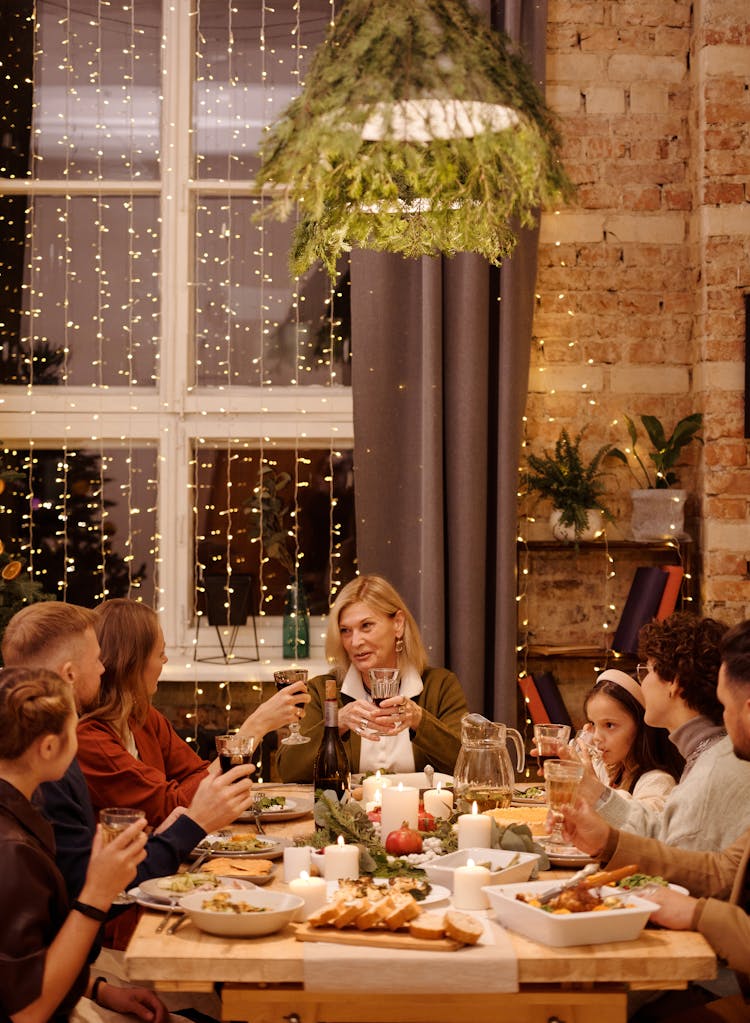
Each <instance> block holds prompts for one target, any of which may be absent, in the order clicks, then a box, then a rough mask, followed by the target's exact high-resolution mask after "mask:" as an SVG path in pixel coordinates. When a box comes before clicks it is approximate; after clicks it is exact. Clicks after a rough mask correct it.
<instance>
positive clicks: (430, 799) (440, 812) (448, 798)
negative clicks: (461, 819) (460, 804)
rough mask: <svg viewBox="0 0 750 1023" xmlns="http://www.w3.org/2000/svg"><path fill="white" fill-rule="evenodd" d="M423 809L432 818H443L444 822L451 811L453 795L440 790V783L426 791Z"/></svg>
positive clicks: (447, 791) (445, 790)
mask: <svg viewBox="0 0 750 1023" xmlns="http://www.w3.org/2000/svg"><path fill="white" fill-rule="evenodd" d="M424 808H425V810H426V811H427V813H431V814H432V816H433V817H444V818H445V819H446V820H447V819H448V817H450V815H451V813H452V811H453V793H452V792H451V791H449V790H448V789H441V788H440V782H438V784H437V788H435V789H427V791H426V792H425V794H424Z"/></svg>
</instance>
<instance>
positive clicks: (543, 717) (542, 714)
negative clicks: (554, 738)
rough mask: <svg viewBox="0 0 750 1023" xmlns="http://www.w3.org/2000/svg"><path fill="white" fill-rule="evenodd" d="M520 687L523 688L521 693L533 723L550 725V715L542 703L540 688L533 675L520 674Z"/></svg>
mask: <svg viewBox="0 0 750 1023" xmlns="http://www.w3.org/2000/svg"><path fill="white" fill-rule="evenodd" d="M518 688H519V689H520V690H521V694H522V695H523V698H524V701H525V703H526V706H527V707H528V712H529V717H530V718H531V723H532V724H533V725H548V724H549V723H550V719H549V715H548V714H547V711H546V710H545V707H544V704H543V703H542V698H541V696H540V695H539V690H538V689H537V687H536V683H535V682H534V679H533V677H532V676H531V675H519V676H518Z"/></svg>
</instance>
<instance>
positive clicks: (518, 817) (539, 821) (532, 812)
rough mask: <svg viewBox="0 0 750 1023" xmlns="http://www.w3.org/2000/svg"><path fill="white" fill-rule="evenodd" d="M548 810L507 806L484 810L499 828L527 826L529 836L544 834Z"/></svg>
mask: <svg viewBox="0 0 750 1023" xmlns="http://www.w3.org/2000/svg"><path fill="white" fill-rule="evenodd" d="M548 812H549V808H548V807H546V806H507V807H503V808H502V809H500V808H498V809H496V810H485V813H486V814H487V816H488V817H492V818H494V819H495V820H496V821H497V823H498V825H499V826H500V827H501V828H505V827H507V826H508V825H509V824H528V826H529V828H530V830H531V834H532V835H538V836H540V837H541V836H543V835H545V834H546V830H545V827H544V822H545V821H546V820H547V814H548Z"/></svg>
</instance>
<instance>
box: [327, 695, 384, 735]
mask: <svg viewBox="0 0 750 1023" xmlns="http://www.w3.org/2000/svg"><path fill="white" fill-rule="evenodd" d="M379 715H380V711H379V709H378V707H377V705H376V704H374V703H369V702H368V701H367V700H352V701H351V703H345V704H344V706H343V707H339V731H340V732H348V731H352V732H356V733H357V734H358V735H364V736H366V737H367V738H368V739H370V741H371V742H380V736H381V734H382V735H387V734H388V733H387V732H381V730H380V728H376V725H375V722H376V720H377V719H378V717H379ZM386 717H387V718H388V719H389V721H390V719H391V715H390V714H387V715H386Z"/></svg>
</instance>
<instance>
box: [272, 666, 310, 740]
mask: <svg viewBox="0 0 750 1023" xmlns="http://www.w3.org/2000/svg"><path fill="white" fill-rule="evenodd" d="M273 680H274V682H275V683H276V688H277V689H279V690H281V689H283V688H284V687H285V686H291V685H293V684H294V683H295V682H307V669H306V668H284V670H283V671H275V672H274V673H273ZM297 706H298V707H304V706H305V705H304V703H298V704H297ZM281 741H282V743H283V744H284V745H285V746H301V745H302V743H303V742H309V741H310V737H309V736H308V735H300V730H299V721H292V723H291V724H290V725H289V735H287V736H286V737H285V738H283V739H282V740H281Z"/></svg>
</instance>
